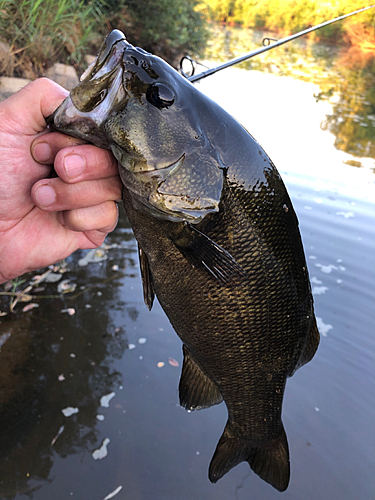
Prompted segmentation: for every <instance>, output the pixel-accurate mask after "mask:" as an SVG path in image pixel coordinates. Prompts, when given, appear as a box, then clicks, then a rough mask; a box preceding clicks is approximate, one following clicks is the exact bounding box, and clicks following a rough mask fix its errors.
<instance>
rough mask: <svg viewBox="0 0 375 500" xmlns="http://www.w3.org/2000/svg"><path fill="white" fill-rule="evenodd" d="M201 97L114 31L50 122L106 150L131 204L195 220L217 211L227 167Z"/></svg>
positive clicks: (166, 215)
mask: <svg viewBox="0 0 375 500" xmlns="http://www.w3.org/2000/svg"><path fill="white" fill-rule="evenodd" d="M204 99H206V98H205V97H204V96H200V93H199V92H197V91H196V89H195V88H194V86H193V85H192V84H191V83H189V82H188V81H187V80H185V78H183V77H182V76H181V75H180V74H179V73H178V72H177V71H175V70H174V69H173V68H172V67H171V66H170V65H169V64H167V63H166V62H165V61H163V60H162V59H160V58H159V57H157V56H154V55H152V54H149V53H148V52H146V51H144V50H143V49H141V48H139V47H133V46H132V45H131V44H129V43H128V42H127V41H126V39H125V36H124V34H123V33H121V31H118V30H114V31H112V33H111V34H110V35H109V36H108V37H107V38H106V40H105V42H104V44H103V47H102V49H101V51H100V52H99V55H98V57H97V59H96V60H95V61H94V63H93V64H92V65H91V66H90V67H89V68H88V69H87V70H86V71H85V73H84V74H83V75H82V77H81V82H80V84H79V85H78V86H77V87H76V88H75V89H73V90H72V92H71V95H70V97H68V98H67V99H66V101H64V103H63V105H61V106H60V108H58V110H57V112H56V113H55V116H54V120H55V124H56V125H57V126H58V128H59V130H61V131H66V132H67V133H70V134H71V135H75V136H78V137H81V138H84V139H86V140H89V141H90V142H93V143H94V144H96V145H98V146H100V147H105V148H107V149H111V150H112V152H113V153H114V155H115V157H116V158H117V160H118V161H119V171H120V176H121V179H122V181H123V182H124V184H125V186H126V187H127V188H128V189H129V191H130V192H131V195H132V200H133V204H134V205H135V207H136V208H137V209H141V210H143V211H147V212H149V213H151V214H152V215H153V216H156V217H161V218H164V219H167V220H172V221H181V220H185V221H189V222H192V223H197V222H200V221H201V220H202V218H203V217H204V216H205V215H206V214H207V213H209V212H217V211H218V210H219V202H220V198H221V193H222V189H223V179H224V168H225V166H224V165H223V164H222V161H221V159H220V157H219V155H218V153H217V151H216V149H215V148H214V147H213V146H212V141H211V140H209V138H208V137H207V133H206V131H205V123H204V122H205V120H206V121H207V120H209V119H210V118H207V115H206V114H205V113H204V112H202V110H201V109H200V103H201V102H202V106H204V105H203V101H204Z"/></svg>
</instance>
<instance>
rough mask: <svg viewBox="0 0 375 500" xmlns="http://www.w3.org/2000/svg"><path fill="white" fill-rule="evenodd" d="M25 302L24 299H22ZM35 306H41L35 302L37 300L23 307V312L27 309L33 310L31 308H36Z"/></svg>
mask: <svg viewBox="0 0 375 500" xmlns="http://www.w3.org/2000/svg"><path fill="white" fill-rule="evenodd" d="M22 302H24V301H22ZM34 307H39V304H35V302H32V303H31V304H27V306H25V307H24V308H23V309H22V312H24V313H25V312H27V311H31V309H34Z"/></svg>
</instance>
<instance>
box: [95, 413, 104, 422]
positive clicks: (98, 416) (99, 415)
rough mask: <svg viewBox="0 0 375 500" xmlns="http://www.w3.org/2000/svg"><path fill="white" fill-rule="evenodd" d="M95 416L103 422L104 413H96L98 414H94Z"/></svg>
mask: <svg viewBox="0 0 375 500" xmlns="http://www.w3.org/2000/svg"><path fill="white" fill-rule="evenodd" d="M96 418H97V419H98V420H100V422H103V420H104V419H105V416H104V415H101V414H100V413H98V415H96Z"/></svg>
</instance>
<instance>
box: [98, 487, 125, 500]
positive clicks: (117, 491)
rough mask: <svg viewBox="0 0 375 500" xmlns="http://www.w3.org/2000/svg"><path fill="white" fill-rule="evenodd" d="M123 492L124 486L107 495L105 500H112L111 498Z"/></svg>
mask: <svg viewBox="0 0 375 500" xmlns="http://www.w3.org/2000/svg"><path fill="white" fill-rule="evenodd" d="M121 490H122V486H119V487H118V488H116V489H115V490H114V491H112V493H110V494H109V495H107V496H106V497H105V498H104V499H103V500H110V498H113V497H114V496H116V495H117V493H120V491H121Z"/></svg>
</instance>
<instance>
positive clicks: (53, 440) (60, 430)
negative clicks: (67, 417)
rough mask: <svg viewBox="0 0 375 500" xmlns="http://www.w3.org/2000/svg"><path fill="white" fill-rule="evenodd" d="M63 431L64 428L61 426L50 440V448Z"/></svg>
mask: <svg viewBox="0 0 375 500" xmlns="http://www.w3.org/2000/svg"><path fill="white" fill-rule="evenodd" d="M63 430H64V426H63V425H62V426H61V427H60V429H59V430H58V431H57V434H56V436H55V437H54V438H53V439H52V441H51V446H53V445H54V444H55V443H56V441H57V438H58V437H59V436H60V434H61V433H62V431H63Z"/></svg>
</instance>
